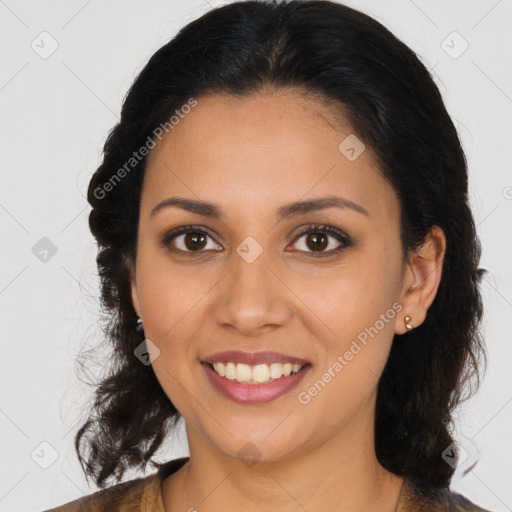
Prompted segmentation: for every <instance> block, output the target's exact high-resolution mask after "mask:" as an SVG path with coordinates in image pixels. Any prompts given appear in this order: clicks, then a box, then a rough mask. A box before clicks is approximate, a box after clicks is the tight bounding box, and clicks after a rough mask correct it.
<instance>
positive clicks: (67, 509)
mask: <svg viewBox="0 0 512 512" xmlns="http://www.w3.org/2000/svg"><path fill="white" fill-rule="evenodd" d="M188 460H189V458H188V457H180V458H179V459H174V460H170V461H168V462H165V463H163V464H157V466H158V471H157V472H156V473H153V474H152V475H149V476H146V477H142V478H136V479H134V480H129V481H128V482H123V483H120V484H117V485H114V486H112V487H109V488H107V489H102V490H101V491H97V492H95V493H94V494H90V495H88V496H83V497H82V498H79V499H77V500H74V501H70V502H69V503H66V504H64V505H61V506H60V507H57V508H52V509H50V510H45V511H44V512H120V511H122V512H136V511H139V512H164V504H163V501H162V490H161V487H162V481H163V480H164V479H165V478H166V477H167V476H169V475H170V474H172V473H174V472H175V471H177V470H178V469H180V468H181V467H182V466H183V465H185V464H186V463H187V462H188Z"/></svg>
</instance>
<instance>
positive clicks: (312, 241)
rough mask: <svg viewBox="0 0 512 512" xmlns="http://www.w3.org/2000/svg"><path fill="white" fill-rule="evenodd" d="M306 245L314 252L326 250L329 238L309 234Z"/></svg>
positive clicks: (319, 234)
mask: <svg viewBox="0 0 512 512" xmlns="http://www.w3.org/2000/svg"><path fill="white" fill-rule="evenodd" d="M306 245H307V246H308V247H309V248H310V249H312V250H319V251H322V250H324V249H325V248H326V247H327V246H328V245H329V241H328V237H326V236H325V235H323V234H322V233H309V234H308V235H307V238H306Z"/></svg>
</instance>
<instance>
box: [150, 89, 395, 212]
mask: <svg viewBox="0 0 512 512" xmlns="http://www.w3.org/2000/svg"><path fill="white" fill-rule="evenodd" d="M336 115H337V116H338V117H337V118H336ZM347 137H349V138H348V139H347ZM353 137H355V134H353V130H352V129H351V127H350V125H349V124H348V122H347V121H346V119H344V118H340V117H339V114H336V113H335V112H334V111H333V109H332V108H330V107H329V105H328V104H326V103H322V102H320V101H318V100H315V99H311V98H305V97H304V96H303V95H302V94H300V93H293V92H287V93H276V94H270V93H263V94H254V95H251V96H246V97H235V96H231V95H209V96H205V97H199V98H197V105H196V106H195V107H193V108H191V109H190V111H189V112H188V113H187V114H183V115H182V116H180V119H179V122H178V123H177V124H175V125H174V127H173V128H172V129H171V130H170V131H169V133H167V134H165V135H164V136H163V137H162V139H161V141H159V142H157V145H156V147H155V148H154V149H152V150H151V151H150V153H149V155H148V160H147V164H146V177H145V180H144V190H143V199H142V205H141V210H142V209H144V210H147V209H148V208H151V207H152V205H154V204H156V203H157V202H159V201H161V200H163V199H165V198H166V197H168V196H170V195H180V196H184V197H191V198H201V199H205V200H208V201H211V202H214V203H219V204H224V205H227V206H226V210H229V209H230V205H231V206H232V209H233V210H237V211H240V210H241V209H247V208H248V207H249V206H251V205H253V206H254V207H255V208H257V209H259V210H262V209H264V208H267V207H270V206H271V205H272V206H276V207H278V206H279V205H280V204H282V203H286V202H291V201H296V200H298V199H300V198H303V199H307V198H313V197H320V196H323V195H327V194H333V193H334V194H339V195H342V196H343V197H346V198H348V199H350V200H352V201H354V202H358V203H360V204H362V205H364V206H365V208H366V209H367V210H369V212H370V214H371V213H372V211H373V212H374V213H375V215H382V214H389V215H393V214H394V212H395V211H396V210H397V208H398V199H397V197H396V194H395V193H394V190H393V188H392V187H391V186H390V185H389V183H388V182H387V181H386V180H385V179H384V178H383V177H382V175H381V173H380V171H379V169H378V166H377V164H376V160H375V158H374V156H373V154H372V151H371V148H369V147H366V148H365V149H364V151H362V153H361V154H360V155H359V156H358V157H357V158H356V159H355V160H354V159H349V158H347V156H346V154H345V153H344V151H343V148H345V146H346V144H345V143H344V141H346V140H348V141H349V142H353V141H354V139H353ZM355 140H356V144H357V139H355ZM340 144H342V150H340ZM349 145H350V144H349ZM352 145H353V144H352ZM361 148H362V146H359V147H357V148H356V149H357V150H358V152H359V151H360V150H361Z"/></svg>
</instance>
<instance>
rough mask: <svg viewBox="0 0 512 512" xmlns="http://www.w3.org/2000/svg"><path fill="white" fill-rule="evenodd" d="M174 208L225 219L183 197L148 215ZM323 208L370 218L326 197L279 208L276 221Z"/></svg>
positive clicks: (216, 211)
mask: <svg viewBox="0 0 512 512" xmlns="http://www.w3.org/2000/svg"><path fill="white" fill-rule="evenodd" d="M172 206H175V207H177V208H181V209H183V210H186V211H189V212H191V213H195V214H197V215H201V216H203V217H211V218H215V219H220V220H223V219H225V214H224V213H223V211H222V208H221V207H220V206H219V205H216V204H214V203H209V202H207V201H200V200H196V199H186V198H184V197H169V198H167V199H164V200H163V201H161V202H160V203H158V204H157V205H156V206H155V207H154V208H153V209H152V210H151V213H150V215H149V216H150V217H154V216H155V215H156V213H157V212H159V211H160V210H162V209H164V208H168V207H172ZM325 208H342V209H350V210H353V211H355V212H358V213H361V214H362V215H365V216H367V217H370V214H369V213H368V211H367V210H366V209H365V208H364V207H363V206H361V205H360V204H357V203H354V202H353V201H350V200H349V199H345V198H343V197H339V196H327V197H320V198H315V199H309V200H307V201H297V202H294V203H289V204H287V205H284V206H281V207H280V208H278V210H277V219H278V220H280V221H281V220H285V219H289V218H291V217H295V216H298V215H302V214H305V213H310V212H314V211H318V210H323V209H325Z"/></svg>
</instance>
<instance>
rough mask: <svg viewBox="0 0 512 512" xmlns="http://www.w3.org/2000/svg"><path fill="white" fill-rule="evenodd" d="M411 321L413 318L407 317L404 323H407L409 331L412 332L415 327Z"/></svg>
mask: <svg viewBox="0 0 512 512" xmlns="http://www.w3.org/2000/svg"><path fill="white" fill-rule="evenodd" d="M411 320H412V318H411V317H410V316H409V315H407V316H406V317H405V318H404V322H405V327H406V329H407V330H408V331H411V330H412V329H414V327H413V326H412V325H411V323H410V322H411Z"/></svg>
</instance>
